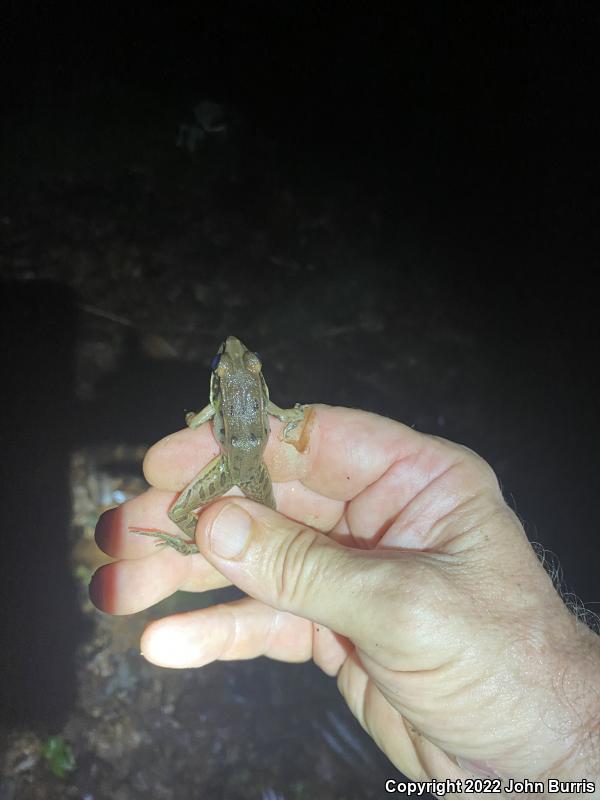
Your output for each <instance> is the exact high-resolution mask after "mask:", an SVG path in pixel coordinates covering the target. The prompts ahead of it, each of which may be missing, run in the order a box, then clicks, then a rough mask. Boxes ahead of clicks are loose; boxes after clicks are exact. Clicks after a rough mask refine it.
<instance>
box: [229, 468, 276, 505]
mask: <svg viewBox="0 0 600 800" xmlns="http://www.w3.org/2000/svg"><path fill="white" fill-rule="evenodd" d="M238 485H239V487H240V489H241V490H242V492H243V493H244V494H245V495H246V497H249V498H250V500H256V502H257V503H262V504H263V506H268V507H269V508H275V507H276V506H275V496H274V495H273V484H272V483H271V476H270V475H269V470H268V469H267V468H266V466H265V465H264V464H261V465H260V467H259V469H258V470H256V472H255V474H254V477H253V478H252V480H251V481H248V482H247V483H240V484H238Z"/></svg>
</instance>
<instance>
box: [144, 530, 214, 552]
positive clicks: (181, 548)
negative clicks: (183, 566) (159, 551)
mask: <svg viewBox="0 0 600 800" xmlns="http://www.w3.org/2000/svg"><path fill="white" fill-rule="evenodd" d="M129 530H130V531H131V533H141V534H142V536H154V537H155V538H156V539H158V540H159V541H158V542H156V545H157V547H160V546H162V545H165V544H166V545H168V546H169V547H172V548H173V549H174V550H177V552H178V553H181V555H182V556H191V555H193V554H194V553H199V552H200V551H199V550H198V545H197V544H196V542H194V541H192V540H191V539H182V538H181V537H180V536H177V535H175V534H172V533H166V532H165V531H156V530H148V529H144V528H129Z"/></svg>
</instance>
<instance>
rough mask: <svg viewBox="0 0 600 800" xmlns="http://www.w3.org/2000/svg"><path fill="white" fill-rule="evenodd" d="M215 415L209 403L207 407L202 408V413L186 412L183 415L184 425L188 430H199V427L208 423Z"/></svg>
mask: <svg viewBox="0 0 600 800" xmlns="http://www.w3.org/2000/svg"><path fill="white" fill-rule="evenodd" d="M214 415H215V409H214V407H213V404H212V403H209V404H208V405H207V406H204V408H203V409H202V411H198V412H197V413H195V412H194V411H188V413H187V414H186V415H185V424H186V425H187V426H188V428H192V429H194V428H199V427H200V425H203V424H204V423H205V422H208V421H209V419H212V418H213V417H214Z"/></svg>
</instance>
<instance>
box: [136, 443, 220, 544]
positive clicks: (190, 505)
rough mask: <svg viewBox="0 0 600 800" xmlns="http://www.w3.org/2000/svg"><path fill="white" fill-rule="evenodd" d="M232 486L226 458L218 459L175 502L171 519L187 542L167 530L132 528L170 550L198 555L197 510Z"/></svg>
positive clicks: (197, 476)
mask: <svg viewBox="0 0 600 800" xmlns="http://www.w3.org/2000/svg"><path fill="white" fill-rule="evenodd" d="M232 486H233V483H232V481H231V476H230V474H229V467H228V465H227V462H226V460H225V459H224V458H223V456H222V455H221V456H217V457H216V458H213V460H212V461H211V462H209V463H208V464H207V465H206V466H205V467H204V469H203V470H202V472H200V473H199V474H198V475H196V477H195V478H194V480H193V481H191V482H190V483H189V484H188V485H187V486H186V487H185V489H184V490H183V491H182V492H181V493H180V494H179V495H178V496H177V498H176V499H175V501H174V503H173V504H172V506H171V507H170V508H169V510H168V512H167V513H168V515H169V519H170V520H172V521H173V522H174V523H175V524H176V525H177V527H178V528H180V530H182V531H183V532H184V533H185V534H186V536H188V537H189V538H188V539H183V538H181V537H179V536H177V535H176V534H172V533H166V532H165V531H153V530H143V529H140V528H131V529H130V530H132V531H133V532H134V533H141V534H143V535H144V536H153V537H155V538H156V539H160V541H161V542H162V543H164V544H168V545H169V547H172V548H174V549H175V550H177V552H178V553H181V554H182V555H184V556H188V555H192V554H193V553H197V552H198V546H197V545H196V543H195V541H194V535H195V532H196V523H197V522H198V514H196V513H195V512H196V509H197V508H200V506H204V505H206V504H207V503H210V501H211V500H214V499H215V498H217V497H220V496H221V495H222V494H225V492H227V491H229V489H231V487H232Z"/></svg>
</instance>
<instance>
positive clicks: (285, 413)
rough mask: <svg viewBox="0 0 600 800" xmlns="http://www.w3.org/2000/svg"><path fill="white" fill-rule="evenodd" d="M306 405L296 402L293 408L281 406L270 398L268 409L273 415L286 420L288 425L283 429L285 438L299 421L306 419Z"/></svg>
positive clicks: (280, 419)
mask: <svg viewBox="0 0 600 800" xmlns="http://www.w3.org/2000/svg"><path fill="white" fill-rule="evenodd" d="M304 408H305V407H304V406H303V405H301V404H300V403H296V405H295V406H294V407H293V408H279V406H278V405H275V403H274V402H273V401H272V400H269V405H268V407H267V411H268V412H269V414H271V415H272V416H273V417H276V418H277V419H278V420H279V421H280V422H286V423H287V425H286V426H285V428H284V429H283V438H284V440H285V439H286V438H287V437H288V436H289V434H290V433H291V432H292V431H293V430H294V428H296V427H297V426H298V423H299V422H301V421H302V420H303V419H304Z"/></svg>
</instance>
